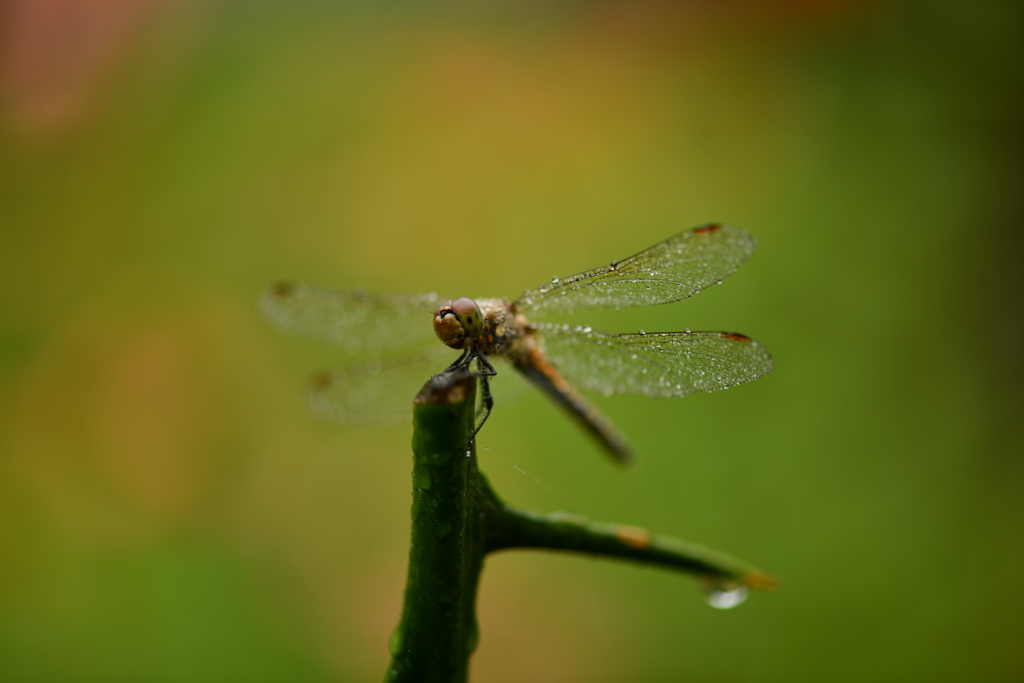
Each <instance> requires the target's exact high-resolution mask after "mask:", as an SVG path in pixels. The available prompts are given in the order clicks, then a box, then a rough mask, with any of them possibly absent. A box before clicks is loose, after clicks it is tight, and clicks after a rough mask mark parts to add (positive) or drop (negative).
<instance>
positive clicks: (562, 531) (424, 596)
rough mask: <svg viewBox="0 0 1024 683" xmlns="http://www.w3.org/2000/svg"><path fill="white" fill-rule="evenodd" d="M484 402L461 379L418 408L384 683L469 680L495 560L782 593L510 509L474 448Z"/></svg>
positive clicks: (582, 524) (654, 543) (446, 379)
mask: <svg viewBox="0 0 1024 683" xmlns="http://www.w3.org/2000/svg"><path fill="white" fill-rule="evenodd" d="M475 398H476V377H474V376H473V375H471V374H469V373H468V372H458V371H456V372H449V373H445V374H443V375H437V376H435V377H434V378H433V379H431V381H430V382H428V383H427V384H426V385H425V386H424V388H423V390H422V391H421V392H420V393H419V395H417V397H416V401H415V403H414V409H413V425H414V428H415V431H414V433H413V503H412V544H411V548H410V550H409V574H408V579H407V582H406V588H405V602H404V605H403V608H402V618H401V621H400V622H399V624H398V626H397V627H396V628H395V631H394V633H393V634H392V637H391V640H390V642H389V650H390V651H391V655H392V660H391V666H390V667H389V668H388V672H387V675H386V676H385V681H387V682H390V683H398V682H406V681H417V682H421V683H460V682H462V681H465V680H466V678H467V676H468V672H469V656H470V655H471V654H472V652H473V650H474V649H475V648H476V644H477V640H478V635H479V632H478V629H477V622H476V613H475V602H476V591H477V585H478V583H479V579H480V572H481V571H482V569H483V564H484V556H485V555H486V554H487V553H489V552H495V551H498V550H507V549H512V548H547V549H551V550H568V551H574V552H581V553H589V554H592V555H601V556H607V557H617V558H622V559H629V560H632V561H635V562H640V563H645V564H650V565H656V566H661V567H664V568H667V569H673V570H677V571H683V572H687V573H690V574H695V575H697V576H699V577H702V578H704V579H705V580H706V581H708V582H709V585H710V586H716V587H722V588H732V587H738V586H740V585H745V586H748V587H750V588H755V589H758V590H774V589H775V588H776V587H777V580H776V579H774V578H773V577H771V576H770V575H768V574H765V573H764V572H761V571H759V570H757V569H755V568H753V567H752V566H750V565H749V564H747V563H745V562H742V561H740V560H736V559H734V558H732V557H729V556H728V555H724V554H722V553H718V552H716V551H713V550H709V549H707V548H704V547H702V546H699V545H694V544H689V543H684V542H683V541H679V540H676V539H673V538H669V537H667V536H655V535H654V534H651V533H650V532H648V531H647V530H645V529H641V528H638V527H631V526H626V525H622V524H602V523H597V522H592V521H590V520H588V519H586V518H585V517H582V516H579V515H575V514H569V513H557V512H556V513H551V514H547V515H542V514H538V513H533V512H528V511H524V510H519V509H517V508H514V507H512V506H510V505H507V504H506V503H505V502H504V501H502V500H501V499H500V498H499V497H498V496H497V494H495V493H494V491H493V490H492V489H491V487H490V484H489V483H488V482H487V479H486V478H485V477H484V476H483V475H482V474H481V473H480V472H478V471H477V466H476V451H475V446H474V443H473V442H472V441H471V440H470V435H471V434H472V430H473V424H474V417H475V415H474V406H475Z"/></svg>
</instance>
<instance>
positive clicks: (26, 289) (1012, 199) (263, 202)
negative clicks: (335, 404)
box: [0, 0, 1024, 682]
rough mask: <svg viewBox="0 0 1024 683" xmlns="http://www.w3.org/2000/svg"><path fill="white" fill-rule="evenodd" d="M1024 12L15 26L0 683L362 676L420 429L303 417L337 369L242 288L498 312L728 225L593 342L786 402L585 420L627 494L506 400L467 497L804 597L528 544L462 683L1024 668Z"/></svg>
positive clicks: (594, 461)
mask: <svg viewBox="0 0 1024 683" xmlns="http://www.w3.org/2000/svg"><path fill="white" fill-rule="evenodd" d="M1022 8H1024V6H1022V5H1021V4H1019V3H999V2H978V3H960V2H952V1H949V2H937V1H927V0H918V1H907V2H858V1H856V0H845V1H840V0H833V1H827V0H817V1H815V0H802V1H799V0H776V1H773V2H755V1H754V0H747V1H741V0H733V1H729V2H688V3H673V2H664V3H658V2H630V3H615V2H598V3H580V2H553V3H541V2H527V3H511V2H496V3H467V2H448V3H440V4H436V5H433V6H430V7H424V6H423V5H421V4H415V3H381V4H377V3H363V4H359V3H335V2H326V1H321V2H313V1H309V2H300V3H272V2H227V1H224V2H215V3H198V2H188V1H173V0H114V1H110V2H104V3H96V4H95V5H94V6H89V5H88V4H84V3H79V2H75V1H74V0H9V1H8V2H7V3H4V5H3V6H2V7H0V12H2V20H0V41H2V42H0V97H2V104H3V112H2V122H0V283H2V288H0V311H2V318H0V679H2V680H5V681H167V682H171V681H260V680H266V681H279V680H289V681H348V680H352V681H357V680H377V679H379V678H380V677H381V676H383V673H384V670H385V667H386V665H387V662H388V653H387V648H386V640H387V636H388V633H389V631H390V629H391V628H392V626H393V625H394V624H395V623H396V621H397V618H398V614H399V607H400V600H401V593H402V589H403V587H404V582H405V572H406V565H405V560H406V557H407V552H408V547H407V544H408V531H409V518H408V509H409V508H408V506H409V502H410V489H411V482H410V479H409V474H410V470H411V458H410V448H409V439H410V432H411V430H410V428H409V427H408V425H407V424H405V423H402V424H400V425H397V426H396V427H395V428H393V429H383V430H374V429H360V428H352V427H343V426H338V425H331V424H322V423H318V422H316V421H315V420H313V419H312V418H311V417H310V416H309V415H308V414H307V413H306V411H305V407H304V403H303V400H302V393H301V388H302V383H303V380H304V378H305V377H306V376H307V375H308V374H309V373H311V372H312V371H314V370H317V369H320V368H323V367H330V366H337V365H339V364H342V363H343V362H344V360H345V358H344V356H343V354H341V353H339V351H338V350H337V349H332V348H330V347H328V346H324V345H320V344H317V343H315V342H308V341H304V340H298V339H292V338H288V337H285V336H283V335H280V334H278V333H276V332H275V331H274V330H272V329H270V328H269V326H268V325H266V324H265V323H264V322H263V321H262V320H261V319H260V318H259V315H258V312H257V310H256V305H255V301H256V298H257V295H258V293H259V291H260V290H261V289H262V288H263V287H264V286H266V285H267V284H269V283H270V282H272V281H274V280H277V279H279V278H286V277H287V278H296V279H300V280H305V281H310V282H315V283H320V284H323V285H328V286H332V287H337V288H349V287H355V286H366V287H368V288H371V289H376V290H383V291H393V292H417V291H437V292H439V293H441V294H443V295H448V296H461V295H470V296H507V297H513V296H516V295H518V294H519V293H520V292H521V291H522V290H523V289H524V288H527V287H533V286H537V285H539V284H541V283H543V282H545V281H547V280H548V279H549V278H550V277H551V276H554V275H559V276H561V275H567V274H570V273H573V272H577V271H579V270H583V269H586V268H590V267H594V266H596V265H600V264H604V263H607V262H608V261H610V260H612V259H616V258H622V257H625V256H627V255H629V254H632V253H634V252H636V251H638V250H640V249H642V248H645V247H647V246H650V245H651V244H654V243H655V242H657V241H659V240H661V239H663V238H665V237H667V236H669V235H671V234H674V233H676V232H678V231H680V230H682V229H685V228H689V227H692V226H695V225H699V224H702V223H705V222H709V221H726V222H729V223H733V224H736V225H740V226H743V227H745V228H746V229H748V230H749V231H750V232H751V233H752V234H753V235H754V236H755V238H756V239H757V240H758V245H759V246H758V251H757V253H756V254H755V255H754V257H753V259H752V260H751V261H750V262H749V263H748V264H747V265H745V266H744V267H743V268H742V269H741V270H740V271H739V272H738V273H737V274H736V275H734V276H733V277H731V278H729V279H728V280H727V281H726V283H725V286H723V287H715V288H713V289H712V290H711V291H708V292H705V293H703V294H701V295H699V296H698V297H696V298H694V299H692V300H689V301H686V302H683V303H680V304H675V305H671V306H663V307H656V308H651V309H637V310H631V311H622V312H617V313H606V314H604V313H603V314H601V315H594V316H589V317H588V318H587V319H586V321H587V322H590V323H591V324H595V326H598V327H600V328H603V329H612V330H620V331H633V330H636V329H637V328H640V327H643V328H645V329H647V330H677V329H682V328H684V327H689V328H693V329H725V330H734V331H739V332H744V333H746V334H749V335H751V336H753V337H754V338H756V339H757V340H758V341H760V342H761V343H763V344H764V345H765V346H766V347H767V348H768V349H770V350H771V351H772V353H773V355H774V356H775V359H776V369H775V371H774V372H773V373H772V374H770V375H768V376H767V377H765V378H763V379H761V380H759V381H757V382H754V383H752V384H747V385H744V386H742V387H738V388H736V389H733V390H731V391H726V392H718V393H715V394H705V395H695V396H690V397H686V398H683V399H676V400H645V399H641V398H609V399H604V398H601V399H599V400H598V403H599V405H600V406H601V407H602V409H603V410H605V411H606V412H607V414H608V415H609V416H610V417H611V418H612V419H613V420H614V421H615V422H616V423H617V424H618V425H619V426H620V427H622V428H623V430H624V431H625V432H626V433H627V434H629V435H630V437H631V439H632V440H633V442H634V444H635V446H636V447H637V450H638V451H639V452H640V454H641V461H640V463H639V464H638V465H637V466H635V467H634V468H633V469H631V470H629V471H625V472H624V471H621V470H619V469H617V468H615V467H614V466H612V465H610V464H609V463H608V462H607V461H606V460H605V458H604V456H603V455H601V454H600V453H599V452H598V451H597V449H596V448H594V447H593V446H592V445H591V444H590V442H589V441H588V440H587V439H586V437H584V436H583V435H582V434H581V433H580V432H579V431H578V430H577V429H576V428H575V427H574V426H573V425H571V424H570V423H569V422H568V421H567V420H565V419H564V418H563V417H562V415H561V414H560V413H558V412H556V411H555V410H554V409H552V407H551V406H550V405H549V404H548V402H547V401H546V399H544V398H543V397H542V396H540V395H534V394H530V395H527V396H525V397H524V398H522V399H521V400H519V401H518V402H516V403H514V404H506V405H501V404H499V406H498V408H497V409H496V410H495V413H494V415H493V416H492V418H491V421H490V422H489V423H488V424H487V427H486V429H485V431H484V433H482V434H481V438H480V447H481V451H480V458H481V463H482V468H483V470H484V471H485V472H486V473H487V474H488V475H489V476H490V477H491V479H492V481H493V483H494V484H495V486H496V487H497V488H498V490H499V491H501V492H502V493H503V495H504V496H505V497H506V498H507V499H509V500H510V501H512V502H515V503H517V504H520V505H522V506H526V507H531V508H534V509H538V510H553V509H571V510H576V511H579V512H582V513H584V514H587V515H589V516H591V517H593V518H596V519H599V520H605V521H618V522H624V523H629V524H636V525H643V526H647V527H649V528H651V529H653V530H656V531H659V532H664V533H669V534H673V535H676V536H679V537H682V538H685V539H689V540H692V541H697V542H701V543H705V544H708V545H711V546H713V547H716V548H719V549H721V550H724V551H727V552H730V553H733V554H736V555H738V556H740V557H743V558H745V559H747V560H749V561H751V562H753V563H755V564H757V565H758V566H760V567H762V568H763V569H765V570H767V571H770V572H772V573H774V574H777V575H779V576H781V577H782V578H783V580H784V588H783V590H782V591H781V592H780V593H778V594H774V595H755V596H752V597H751V599H750V600H748V601H747V603H746V604H744V605H743V606H742V607H739V608H737V609H735V610H731V611H724V612H721V611H716V610H714V609H711V608H709V607H708V606H707V605H705V604H704V603H703V601H702V600H701V599H700V596H699V594H698V592H697V590H696V588H695V586H694V583H693V581H692V580H691V579H689V578H688V577H684V576H680V575H676V574H671V573H667V572H662V571H657V570H652V569H644V568H638V567H635V566H630V565H625V564H618V563H613V562H606V561H597V560H592V559H589V558H582V557H575V556H570V555H552V554H543V553H532V552H531V553H527V552H521V553H507V554H501V555H498V556H495V557H493V558H492V559H491V560H490V561H489V563H488V565H487V568H486V571H485V573H484V577H483V583H482V587H481V595H480V605H479V608H480V621H481V631H482V637H481V641H480V647H479V650H478V651H477V654H476V655H475V657H474V659H473V665H472V666H473V677H474V679H475V680H478V681H523V680H530V681H621V680H644V681H675V680H684V679H685V680H693V681H822V680H828V681H844V680H849V681H863V680H888V681H910V680H919V681H938V680H944V681H946V680H948V681H963V680H978V681H980V680H1019V679H1021V678H1024V655H1022V653H1021V649H1020V641H1021V635H1022V627H1024V617H1022V614H1024V612H1022V610H1024V588H1022V587H1021V582H1020V580H1019V578H1018V576H1017V574H1018V573H1019V571H1020V567H1021V563H1022V561H1024V533H1022V531H1024V529H1022V527H1024V495H1022V491H1021V489H1022V486H1021V483H1022V481H1024V464H1022V458H1021V456H1022V454H1024V443H1022V442H1024V439H1022V433H1024V430H1022V427H1021V420H1022V407H1024V400H1022V380H1024V349H1022V344H1021V338H1022V335H1024V329H1022V311H1024V306H1022V292H1024V277H1022V275H1021V273H1022V266H1021V264H1022V262H1024V260H1022V257H1024V250H1022V234H1021V228H1022V224H1021V218H1022V215H1024V203H1022V201H1021V198H1022V195H1021V193H1022V188H1024V183H1022V181H1024V174H1022V159H1024V156H1022V151H1024V150H1022V126H1021V121H1022V114H1024V106H1022V94H1024V90H1022V88H1021V82H1022V75H1024V74H1022V71H1024V54H1022V53H1024V35H1022V33H1024V32H1022V30H1021V28H1022V27H1024V21H1022V19H1024V17H1022V16H1021V15H1022V14H1024V11H1022ZM425 324H427V323H426V322H425ZM499 381H500V380H499Z"/></svg>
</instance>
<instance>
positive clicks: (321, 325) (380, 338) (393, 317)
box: [260, 282, 439, 353]
mask: <svg viewBox="0 0 1024 683" xmlns="http://www.w3.org/2000/svg"><path fill="white" fill-rule="evenodd" d="M438 303H439V298H438V296H437V295H436V294H418V295H413V296H400V295H387V294H374V293H371V292H367V291H365V290H354V291H351V292H340V291H333V290H330V289H321V288H319V287H313V286H310V285H306V284H302V283H297V282H279V283H277V284H275V285H273V286H271V287H270V288H269V289H267V290H266V291H265V292H264V293H263V294H262V296H261V297H260V310H261V311H262V312H263V316H264V317H265V318H266V319H267V320H269V321H270V322H271V323H273V324H274V325H276V326H278V327H280V328H281V329H284V330H286V331H288V332H293V333H296V334H300V335H304V336H308V337H314V338H317V339H323V340H326V341H333V342H337V343H339V344H342V345H343V346H345V347H346V349H348V350H349V351H350V352H352V353H357V352H360V351H370V352H373V351H377V350H380V349H385V348H400V347H407V346H415V345H419V344H423V343H425V342H426V341H427V340H429V339H433V338H434V330H433V327H432V325H431V314H432V313H433V312H434V309H435V308H436V307H437V305H438Z"/></svg>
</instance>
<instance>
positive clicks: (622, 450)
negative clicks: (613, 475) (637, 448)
mask: <svg viewBox="0 0 1024 683" xmlns="http://www.w3.org/2000/svg"><path fill="white" fill-rule="evenodd" d="M512 363H513V365H515V367H516V369H517V370H519V372H521V373H523V375H525V376H526V377H527V379H529V380H530V381H531V382H532V383H533V384H535V385H536V386H537V387H539V388H540V389H541V390H543V391H544V393H545V394H547V395H548V396H549V397H550V398H551V399H552V400H553V401H554V402H555V403H557V404H558V405H559V406H561V407H562V409H564V410H565V411H566V412H568V413H569V415H570V416H571V417H572V418H573V419H575V420H576V422H577V423H578V424H579V425H580V426H582V427H583V429H584V430H586V432H587V433H589V434H590V435H591V436H593V437H594V438H595V439H597V441H598V443H600V444H601V445H602V446H604V448H605V450H606V451H608V454H609V455H611V456H612V457H613V458H614V459H615V460H616V461H617V462H620V463H622V464H627V463H629V462H630V461H631V460H632V459H633V452H632V449H631V448H630V446H629V444H628V443H627V442H626V439H625V437H623V436H622V434H621V433H620V432H619V431H618V430H617V429H616V428H615V426H614V425H613V424H612V423H611V421H610V420H609V419H608V418H606V417H605V416H604V415H602V414H601V413H600V412H599V411H598V410H597V408H595V407H594V406H593V405H592V404H591V403H590V402H589V401H587V400H586V399H585V398H583V396H582V395H581V394H580V393H579V392H578V391H577V390H576V388H575V387H573V386H572V385H571V384H569V382H568V381H566V379H565V378H564V377H562V375H561V373H559V372H558V370H557V369H556V368H555V367H554V366H553V365H552V364H551V363H550V362H549V361H548V359H547V357H546V356H545V355H544V353H543V351H541V350H540V349H539V348H537V347H536V346H534V347H533V348H531V349H528V350H526V351H525V352H523V353H520V354H516V355H515V356H513V357H512Z"/></svg>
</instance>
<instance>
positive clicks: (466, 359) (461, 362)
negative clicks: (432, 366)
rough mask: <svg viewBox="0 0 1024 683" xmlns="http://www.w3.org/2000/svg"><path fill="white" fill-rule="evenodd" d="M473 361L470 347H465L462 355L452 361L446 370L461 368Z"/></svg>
mask: <svg viewBox="0 0 1024 683" xmlns="http://www.w3.org/2000/svg"><path fill="white" fill-rule="evenodd" d="M472 362H473V358H472V356H471V355H470V351H469V349H464V350H463V351H462V355H461V356H459V357H458V359H457V360H456V361H455V362H454V363H452V364H451V365H449V366H448V367H447V368H445V372H449V371H451V370H454V369H455V368H459V367H467V366H468V365H469V364H470V363H472Z"/></svg>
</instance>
